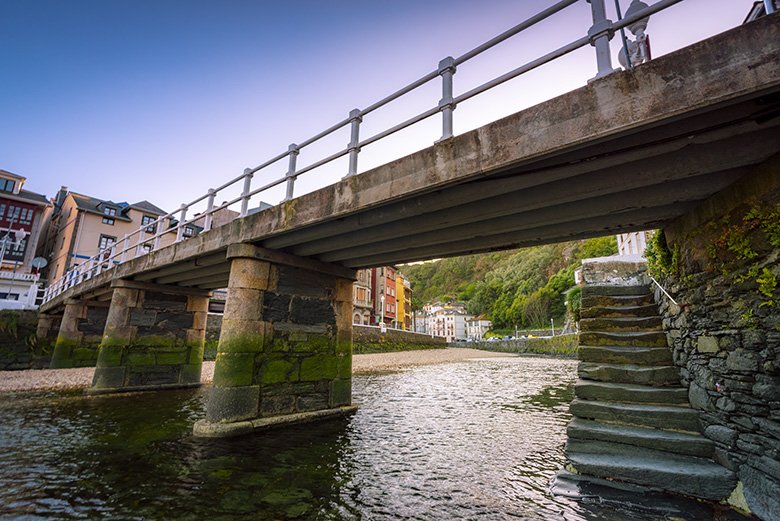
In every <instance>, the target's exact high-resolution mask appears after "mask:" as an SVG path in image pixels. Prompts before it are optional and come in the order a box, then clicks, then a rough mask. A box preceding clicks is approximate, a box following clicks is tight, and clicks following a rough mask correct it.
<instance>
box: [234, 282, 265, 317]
mask: <svg viewBox="0 0 780 521" xmlns="http://www.w3.org/2000/svg"><path fill="white" fill-rule="evenodd" d="M263 298H264V296H263V291H262V290H258V289H250V288H232V287H231V288H230V291H228V295H227V299H226V300H225V316H226V317H230V319H233V320H260V319H262V317H263V308H262V303H263Z"/></svg>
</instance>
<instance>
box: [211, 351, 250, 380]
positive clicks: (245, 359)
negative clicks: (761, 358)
mask: <svg viewBox="0 0 780 521" xmlns="http://www.w3.org/2000/svg"><path fill="white" fill-rule="evenodd" d="M254 370H255V355H254V354H252V353H218V354H217V363H216V364H215V365H214V385H215V386H217V387H241V386H245V385H252V378H253V375H254Z"/></svg>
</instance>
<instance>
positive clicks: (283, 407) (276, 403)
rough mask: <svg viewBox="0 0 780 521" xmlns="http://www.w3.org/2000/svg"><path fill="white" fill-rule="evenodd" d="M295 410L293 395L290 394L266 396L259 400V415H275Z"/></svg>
mask: <svg viewBox="0 0 780 521" xmlns="http://www.w3.org/2000/svg"><path fill="white" fill-rule="evenodd" d="M293 412H295V396H294V395H291V394H285V395H276V396H266V395H265V394H263V398H262V400H260V416H277V415H280V414H290V413H293Z"/></svg>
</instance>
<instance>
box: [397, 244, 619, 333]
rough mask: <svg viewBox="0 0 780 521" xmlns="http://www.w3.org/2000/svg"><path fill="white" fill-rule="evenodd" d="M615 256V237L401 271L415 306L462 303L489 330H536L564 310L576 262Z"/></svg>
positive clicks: (444, 261) (407, 267) (406, 267)
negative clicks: (488, 323)
mask: <svg viewBox="0 0 780 521" xmlns="http://www.w3.org/2000/svg"><path fill="white" fill-rule="evenodd" d="M616 252H617V243H616V241H615V237H614V236H608V237H600V238H597V239H587V240H583V241H574V242H564V243H558V244H548V245H545V246H535V247H533V248H523V249H520V250H510V251H505V252H496V253H483V254H477V255H467V256H464V257H454V258H450V259H441V260H438V261H433V262H426V263H422V264H407V265H404V266H401V271H402V272H403V273H404V274H405V275H406V276H407V277H408V278H409V280H410V281H411V283H412V290H413V292H414V293H413V295H414V298H413V302H414V304H415V307H420V306H421V305H422V304H423V303H426V302H434V301H437V300H441V301H452V300H455V301H461V302H465V303H467V305H468V309H469V312H470V313H473V314H475V315H486V316H487V317H488V318H489V319H490V320H492V321H493V325H494V327H497V328H506V327H514V326H516V325H517V326H521V327H540V326H546V325H549V321H550V318H555V319H561V318H562V317H563V316H564V314H565V312H566V310H565V307H564V299H565V297H564V292H565V291H566V290H567V289H569V288H571V287H572V286H573V285H574V269H575V268H576V267H577V266H579V263H580V260H582V259H586V258H589V257H601V256H605V255H612V254H614V253H616Z"/></svg>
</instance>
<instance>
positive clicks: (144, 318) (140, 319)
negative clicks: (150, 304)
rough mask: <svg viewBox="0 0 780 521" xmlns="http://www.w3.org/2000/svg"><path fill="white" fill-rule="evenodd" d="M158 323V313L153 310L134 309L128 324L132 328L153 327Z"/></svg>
mask: <svg viewBox="0 0 780 521" xmlns="http://www.w3.org/2000/svg"><path fill="white" fill-rule="evenodd" d="M156 323H157V311H155V310H153V309H132V310H130V317H129V319H128V324H129V325H131V326H145V327H149V326H153V325H155V324H156Z"/></svg>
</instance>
